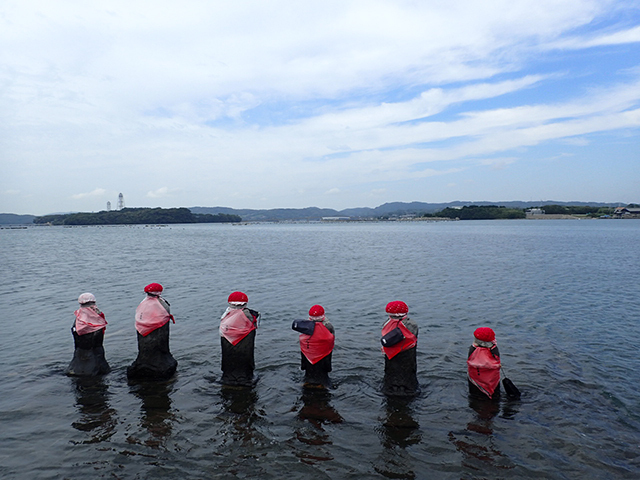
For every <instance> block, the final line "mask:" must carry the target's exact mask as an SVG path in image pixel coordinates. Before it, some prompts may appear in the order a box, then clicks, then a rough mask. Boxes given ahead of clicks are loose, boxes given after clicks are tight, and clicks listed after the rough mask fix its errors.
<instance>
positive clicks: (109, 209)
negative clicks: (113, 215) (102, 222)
mask: <svg viewBox="0 0 640 480" xmlns="http://www.w3.org/2000/svg"><path fill="white" fill-rule="evenodd" d="M110 211H111V202H107V212H110Z"/></svg>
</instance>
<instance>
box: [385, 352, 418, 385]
mask: <svg viewBox="0 0 640 480" xmlns="http://www.w3.org/2000/svg"><path fill="white" fill-rule="evenodd" d="M417 373H418V367H417V363H416V348H415V347H414V348H410V349H409V350H405V351H404V352H400V353H399V354H397V355H396V356H395V357H393V358H392V359H391V360H389V359H388V358H387V357H386V355H385V357H384V386H383V389H382V391H383V393H384V394H385V395H397V396H411V395H416V394H417V393H418V392H419V390H420V385H419V384H418V375H417Z"/></svg>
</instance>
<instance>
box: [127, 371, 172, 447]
mask: <svg viewBox="0 0 640 480" xmlns="http://www.w3.org/2000/svg"><path fill="white" fill-rule="evenodd" d="M174 381H175V379H171V380H168V381H130V382H129V388H130V391H131V393H133V394H134V395H135V396H136V397H138V398H139V399H140V400H142V406H141V408H140V412H141V416H140V425H141V426H142V427H143V428H144V429H145V430H146V431H147V432H148V433H149V435H150V436H149V438H147V439H146V440H145V441H144V442H141V441H140V440H139V439H136V438H134V437H133V436H129V437H128V438H127V442H128V443H131V444H141V443H144V444H145V445H147V446H149V447H152V448H159V447H165V446H166V442H167V440H168V439H169V437H170V436H171V431H172V429H173V427H172V424H173V422H174V421H175V416H174V414H173V413H172V412H171V398H170V396H169V395H170V393H171V392H172V390H173V383H174Z"/></svg>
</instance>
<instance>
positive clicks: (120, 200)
mask: <svg viewBox="0 0 640 480" xmlns="http://www.w3.org/2000/svg"><path fill="white" fill-rule="evenodd" d="M123 208H124V195H122V194H120V195H118V210H122V209H123Z"/></svg>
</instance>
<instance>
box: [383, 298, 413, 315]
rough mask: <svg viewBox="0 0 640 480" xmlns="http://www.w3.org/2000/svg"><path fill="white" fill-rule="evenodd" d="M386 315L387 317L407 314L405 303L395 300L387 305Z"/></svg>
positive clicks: (407, 309) (407, 308)
mask: <svg viewBox="0 0 640 480" xmlns="http://www.w3.org/2000/svg"><path fill="white" fill-rule="evenodd" d="M387 313H388V314H389V315H394V314H395V315H397V314H404V313H409V307H407V304H406V303H404V302H401V301H399V300H396V301H395V302H389V303H387Z"/></svg>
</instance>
